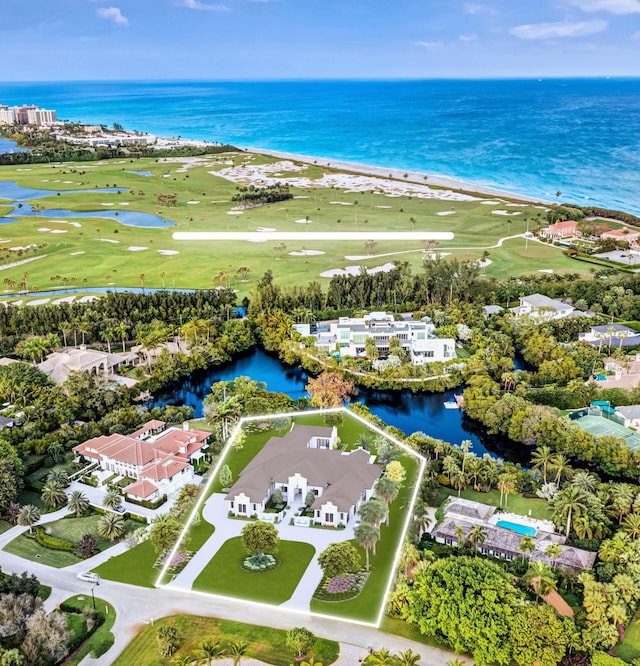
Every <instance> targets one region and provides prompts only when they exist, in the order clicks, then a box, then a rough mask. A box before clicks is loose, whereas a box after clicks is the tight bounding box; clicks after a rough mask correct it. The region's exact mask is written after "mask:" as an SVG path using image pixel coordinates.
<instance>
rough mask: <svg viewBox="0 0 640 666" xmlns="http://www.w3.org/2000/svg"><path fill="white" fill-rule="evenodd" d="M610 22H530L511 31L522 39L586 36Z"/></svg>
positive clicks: (600, 29) (600, 30)
mask: <svg viewBox="0 0 640 666" xmlns="http://www.w3.org/2000/svg"><path fill="white" fill-rule="evenodd" d="M607 25H608V23H607V22H606V21H602V20H600V19H597V20H594V21H578V22H575V23H571V22H569V21H558V22H557V23H529V24H527V25H518V26H516V27H514V28H511V30H509V32H510V33H511V34H512V35H514V36H516V37H519V38H520V39H557V38H559V37H585V36H586V35H594V34H595V33H597V32H602V31H603V30H606V28H607Z"/></svg>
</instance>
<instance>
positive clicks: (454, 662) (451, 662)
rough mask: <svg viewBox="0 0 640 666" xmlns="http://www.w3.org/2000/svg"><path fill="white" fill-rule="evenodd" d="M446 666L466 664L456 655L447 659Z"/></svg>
mask: <svg viewBox="0 0 640 666" xmlns="http://www.w3.org/2000/svg"><path fill="white" fill-rule="evenodd" d="M447 666H468V665H467V662H466V661H462V659H458V658H457V657H456V658H455V659H449V661H448V662H447Z"/></svg>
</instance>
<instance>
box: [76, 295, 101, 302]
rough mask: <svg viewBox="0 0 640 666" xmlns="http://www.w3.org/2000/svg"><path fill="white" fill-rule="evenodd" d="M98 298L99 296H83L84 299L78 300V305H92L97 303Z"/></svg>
mask: <svg viewBox="0 0 640 666" xmlns="http://www.w3.org/2000/svg"><path fill="white" fill-rule="evenodd" d="M97 298H98V297H97V296H83V297H82V298H80V299H78V303H91V301H95V300H97Z"/></svg>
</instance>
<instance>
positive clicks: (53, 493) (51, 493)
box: [40, 481, 67, 509]
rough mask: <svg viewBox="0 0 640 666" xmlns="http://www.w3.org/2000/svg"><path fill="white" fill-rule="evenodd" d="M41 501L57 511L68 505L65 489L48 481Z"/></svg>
mask: <svg viewBox="0 0 640 666" xmlns="http://www.w3.org/2000/svg"><path fill="white" fill-rule="evenodd" d="M40 499H41V500H42V503H43V504H44V505H45V506H48V507H49V508H52V509H55V508H56V507H58V506H62V505H63V504H65V503H66V501H67V493H65V492H64V488H63V487H62V486H61V485H60V484H59V483H56V482H55V481H47V483H45V485H44V487H43V488H42V493H41V494H40Z"/></svg>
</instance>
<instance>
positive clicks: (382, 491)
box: [374, 476, 400, 527]
mask: <svg viewBox="0 0 640 666" xmlns="http://www.w3.org/2000/svg"><path fill="white" fill-rule="evenodd" d="M374 490H375V493H376V497H379V498H380V499H382V500H384V501H385V502H386V503H387V527H389V513H390V511H389V504H391V502H393V500H394V499H395V498H396V497H397V496H398V493H399V492H400V484H399V483H398V482H397V481H394V480H393V479H390V478H389V477H388V476H381V477H380V478H379V479H378V480H377V481H376V485H375V486H374Z"/></svg>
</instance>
